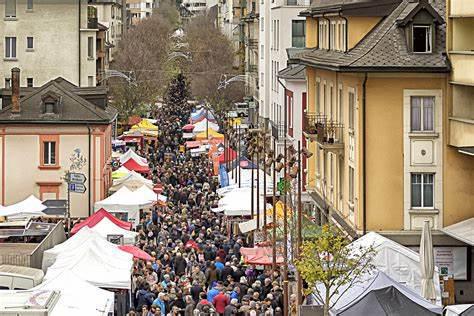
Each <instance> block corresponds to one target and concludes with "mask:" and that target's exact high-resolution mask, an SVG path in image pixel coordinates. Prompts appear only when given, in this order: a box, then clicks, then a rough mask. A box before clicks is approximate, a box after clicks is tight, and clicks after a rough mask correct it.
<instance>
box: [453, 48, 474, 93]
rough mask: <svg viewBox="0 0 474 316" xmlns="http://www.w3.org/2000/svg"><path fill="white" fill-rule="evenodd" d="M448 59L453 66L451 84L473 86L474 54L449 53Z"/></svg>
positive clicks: (463, 52) (462, 52)
mask: <svg viewBox="0 0 474 316" xmlns="http://www.w3.org/2000/svg"><path fill="white" fill-rule="evenodd" d="M450 58H451V64H452V65H453V75H452V82H453V83H456V84H462V85H469V86H474V75H473V73H472V69H474V52H472V51H460V52H459V51H455V52H450Z"/></svg>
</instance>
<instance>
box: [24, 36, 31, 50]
mask: <svg viewBox="0 0 474 316" xmlns="http://www.w3.org/2000/svg"><path fill="white" fill-rule="evenodd" d="M26 49H33V37H31V36H28V37H27V38H26Z"/></svg>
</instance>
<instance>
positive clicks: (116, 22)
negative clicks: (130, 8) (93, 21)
mask: <svg viewBox="0 0 474 316" xmlns="http://www.w3.org/2000/svg"><path fill="white" fill-rule="evenodd" d="M89 2H90V5H91V6H93V7H94V8H96V10H97V21H98V22H99V23H100V24H102V25H103V26H105V27H106V28H107V31H106V38H105V46H106V48H107V50H106V52H107V56H106V58H107V60H108V62H111V61H112V60H113V55H114V53H115V52H116V51H117V46H118V44H119V42H120V40H121V39H122V35H123V33H124V32H125V28H126V27H125V26H126V23H125V19H126V12H125V6H124V5H123V4H124V2H125V0H89Z"/></svg>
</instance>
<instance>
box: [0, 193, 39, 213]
mask: <svg viewBox="0 0 474 316" xmlns="http://www.w3.org/2000/svg"><path fill="white" fill-rule="evenodd" d="M46 208H47V207H46V206H45V205H43V203H42V202H41V201H40V200H39V199H38V198H36V197H35V196H34V195H30V196H29V197H27V198H26V199H24V200H23V201H20V202H18V203H16V204H12V205H9V206H6V207H1V208H0V216H5V217H10V218H23V217H32V216H45V215H46V214H44V213H43V211H44V210H45V209H46Z"/></svg>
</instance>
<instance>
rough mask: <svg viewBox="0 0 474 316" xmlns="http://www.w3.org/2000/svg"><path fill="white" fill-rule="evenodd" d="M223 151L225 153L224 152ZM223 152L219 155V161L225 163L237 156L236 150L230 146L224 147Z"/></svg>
mask: <svg viewBox="0 0 474 316" xmlns="http://www.w3.org/2000/svg"><path fill="white" fill-rule="evenodd" d="M224 152H225V154H224ZM224 152H223V153H222V154H221V155H220V156H219V163H225V162H228V161H232V160H234V159H236V158H237V152H236V151H235V150H233V149H232V148H226V149H225V150H224ZM226 158H227V160H226Z"/></svg>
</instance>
